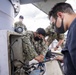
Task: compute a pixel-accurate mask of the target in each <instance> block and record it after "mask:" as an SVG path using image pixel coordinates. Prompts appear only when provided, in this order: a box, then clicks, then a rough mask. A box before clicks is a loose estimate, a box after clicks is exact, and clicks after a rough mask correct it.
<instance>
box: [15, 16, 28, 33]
mask: <svg viewBox="0 0 76 75" xmlns="http://www.w3.org/2000/svg"><path fill="white" fill-rule="evenodd" d="M23 19H24V17H23V16H22V15H20V16H19V21H18V22H15V23H14V30H15V32H17V31H16V28H18V27H21V28H22V30H23V31H22V32H21V33H24V32H25V31H26V30H27V28H26V26H25V25H24V24H23V22H22V21H23Z"/></svg>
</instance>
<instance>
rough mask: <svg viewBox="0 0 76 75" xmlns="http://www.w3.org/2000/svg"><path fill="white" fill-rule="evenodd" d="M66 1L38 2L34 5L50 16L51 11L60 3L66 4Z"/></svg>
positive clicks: (50, 0)
mask: <svg viewBox="0 0 76 75" xmlns="http://www.w3.org/2000/svg"><path fill="white" fill-rule="evenodd" d="M65 1H66V0H46V1H43V2H37V3H33V5H35V6H36V7H38V8H39V9H40V10H42V11H43V12H45V13H46V14H48V12H49V11H50V9H51V8H52V7H53V6H54V5H55V4H56V3H58V2H65Z"/></svg>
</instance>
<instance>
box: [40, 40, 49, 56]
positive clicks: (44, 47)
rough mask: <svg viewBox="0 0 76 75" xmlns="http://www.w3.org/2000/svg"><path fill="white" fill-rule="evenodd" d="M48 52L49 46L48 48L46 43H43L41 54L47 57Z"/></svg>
mask: <svg viewBox="0 0 76 75" xmlns="http://www.w3.org/2000/svg"><path fill="white" fill-rule="evenodd" d="M47 51H48V46H47V45H46V43H45V42H44V41H43V42H42V50H41V54H42V55H44V56H45V55H46V53H47Z"/></svg>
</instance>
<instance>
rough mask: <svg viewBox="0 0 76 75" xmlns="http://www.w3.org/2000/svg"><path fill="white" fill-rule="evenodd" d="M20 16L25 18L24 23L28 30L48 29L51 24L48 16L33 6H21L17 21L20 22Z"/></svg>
mask: <svg viewBox="0 0 76 75" xmlns="http://www.w3.org/2000/svg"><path fill="white" fill-rule="evenodd" d="M19 15H23V16H24V20H23V23H24V24H25V25H26V27H27V29H28V30H32V31H35V30H36V29H37V28H39V27H42V28H46V27H47V26H48V25H49V23H50V21H49V19H48V15H46V14H45V13H44V12H42V11H41V10H39V9H38V8H37V7H35V6H34V5H32V4H25V5H21V7H20V12H19V14H18V16H17V17H16V18H15V21H17V20H18V17H19Z"/></svg>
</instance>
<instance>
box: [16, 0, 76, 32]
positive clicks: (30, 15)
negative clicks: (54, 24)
mask: <svg viewBox="0 0 76 75" xmlns="http://www.w3.org/2000/svg"><path fill="white" fill-rule="evenodd" d="M67 2H68V3H70V4H71V5H72V7H73V9H74V10H75V11H76V8H75V7H76V0H68V1H67ZM19 15H23V16H24V20H23V23H24V24H25V25H26V27H27V29H28V30H32V31H35V30H36V29H37V28H39V27H42V28H44V29H45V28H46V27H47V26H48V25H49V24H50V21H49V19H48V15H47V14H45V13H44V12H42V11H41V10H39V9H38V8H37V7H35V6H34V5H32V4H24V5H20V12H19V14H18V15H17V17H16V18H15V21H18V17H19Z"/></svg>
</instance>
